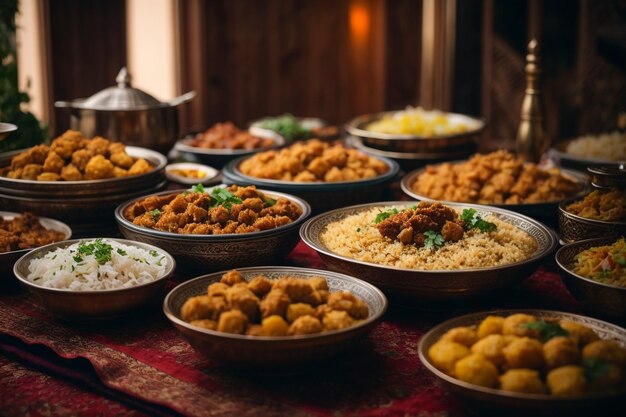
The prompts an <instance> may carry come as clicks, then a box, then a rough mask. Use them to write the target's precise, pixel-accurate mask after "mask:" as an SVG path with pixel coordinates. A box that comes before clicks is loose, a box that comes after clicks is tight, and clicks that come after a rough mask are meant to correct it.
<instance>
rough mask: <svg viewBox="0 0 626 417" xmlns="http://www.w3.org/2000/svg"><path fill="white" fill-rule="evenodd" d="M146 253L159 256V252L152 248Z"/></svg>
mask: <svg viewBox="0 0 626 417" xmlns="http://www.w3.org/2000/svg"><path fill="white" fill-rule="evenodd" d="M148 253H149V254H150V256H153V257H155V258H156V257H157V256H159V252H157V251H155V250H154V249H152V250H150V252H148Z"/></svg>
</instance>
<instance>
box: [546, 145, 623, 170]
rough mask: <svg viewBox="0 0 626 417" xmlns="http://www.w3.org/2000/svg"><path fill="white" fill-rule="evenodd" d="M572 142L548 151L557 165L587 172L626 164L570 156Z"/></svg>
mask: <svg viewBox="0 0 626 417" xmlns="http://www.w3.org/2000/svg"><path fill="white" fill-rule="evenodd" d="M571 141H572V140H566V141H563V142H559V143H557V144H556V145H555V146H554V147H553V148H550V149H549V150H548V156H549V157H550V159H552V160H553V161H554V162H555V163H556V164H557V165H559V166H562V167H565V168H571V169H577V170H579V171H585V170H586V169H587V167H589V166H612V165H620V164H626V161H618V160H610V159H603V158H592V157H583V156H578V155H572V154H569V153H567V152H566V149H567V146H568V145H569V143H570V142H571Z"/></svg>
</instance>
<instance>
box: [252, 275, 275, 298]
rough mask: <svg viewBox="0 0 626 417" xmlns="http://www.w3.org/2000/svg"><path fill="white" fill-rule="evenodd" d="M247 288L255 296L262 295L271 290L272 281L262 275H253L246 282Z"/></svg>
mask: <svg viewBox="0 0 626 417" xmlns="http://www.w3.org/2000/svg"><path fill="white" fill-rule="evenodd" d="M248 289H249V290H250V291H252V292H253V293H254V294H255V295H256V296H257V297H263V296H264V295H265V294H267V293H268V292H270V291H271V289H272V283H271V282H270V280H269V279H267V278H265V277H264V276H262V275H259V276H258V277H254V278H252V279H251V280H250V282H248Z"/></svg>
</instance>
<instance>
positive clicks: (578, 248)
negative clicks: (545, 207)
mask: <svg viewBox="0 0 626 417" xmlns="http://www.w3.org/2000/svg"><path fill="white" fill-rule="evenodd" d="M616 240H617V239H616V238H615V237H608V238H607V237H604V238H600V239H588V240H582V241H580V242H576V243H570V244H568V245H565V246H563V247H562V248H561V249H559V250H558V251H557V253H556V263H557V264H559V266H560V267H561V269H562V270H563V272H565V274H563V282H564V283H565V286H566V287H567V289H568V290H569V292H570V293H572V295H573V296H574V297H575V298H576V299H577V300H578V301H580V302H581V303H582V304H583V306H585V307H587V308H589V309H590V310H593V311H596V312H599V313H602V314H605V315H608V316H611V317H616V318H620V319H626V287H619V286H617V285H610V284H603V283H601V282H598V281H594V280H592V279H590V278H585V277H583V276H580V275H578V274H576V273H575V272H574V271H573V270H574V264H575V257H576V255H578V254H579V253H580V252H582V251H584V250H586V249H589V248H593V247H596V246H604V245H612V244H613V243H615V241H616Z"/></svg>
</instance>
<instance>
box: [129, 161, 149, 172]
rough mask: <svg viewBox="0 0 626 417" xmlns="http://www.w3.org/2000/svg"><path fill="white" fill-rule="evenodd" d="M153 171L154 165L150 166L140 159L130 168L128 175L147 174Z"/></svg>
mask: <svg viewBox="0 0 626 417" xmlns="http://www.w3.org/2000/svg"><path fill="white" fill-rule="evenodd" d="M151 170H152V165H150V163H149V162H148V161H146V160H145V159H143V158H139V159H137V160H136V161H135V163H134V164H133V165H132V166H131V167H130V168H128V175H139V174H145V173H146V172H150V171H151Z"/></svg>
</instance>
